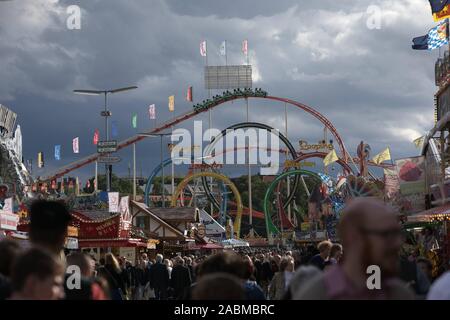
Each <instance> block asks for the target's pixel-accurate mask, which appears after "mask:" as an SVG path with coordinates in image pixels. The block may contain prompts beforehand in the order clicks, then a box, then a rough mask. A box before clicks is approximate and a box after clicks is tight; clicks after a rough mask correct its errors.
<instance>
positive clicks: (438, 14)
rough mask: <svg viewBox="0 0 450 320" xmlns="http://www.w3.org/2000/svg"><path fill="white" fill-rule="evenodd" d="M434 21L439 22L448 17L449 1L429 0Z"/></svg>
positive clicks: (449, 13)
mask: <svg viewBox="0 0 450 320" xmlns="http://www.w3.org/2000/svg"><path fill="white" fill-rule="evenodd" d="M429 2H430V5H431V12H432V13H433V18H434V21H439V20H442V19H445V18H448V17H450V1H449V0H429Z"/></svg>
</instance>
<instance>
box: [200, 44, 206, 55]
mask: <svg viewBox="0 0 450 320" xmlns="http://www.w3.org/2000/svg"><path fill="white" fill-rule="evenodd" d="M200 54H201V56H202V57H206V54H207V49H206V40H203V41H202V42H200Z"/></svg>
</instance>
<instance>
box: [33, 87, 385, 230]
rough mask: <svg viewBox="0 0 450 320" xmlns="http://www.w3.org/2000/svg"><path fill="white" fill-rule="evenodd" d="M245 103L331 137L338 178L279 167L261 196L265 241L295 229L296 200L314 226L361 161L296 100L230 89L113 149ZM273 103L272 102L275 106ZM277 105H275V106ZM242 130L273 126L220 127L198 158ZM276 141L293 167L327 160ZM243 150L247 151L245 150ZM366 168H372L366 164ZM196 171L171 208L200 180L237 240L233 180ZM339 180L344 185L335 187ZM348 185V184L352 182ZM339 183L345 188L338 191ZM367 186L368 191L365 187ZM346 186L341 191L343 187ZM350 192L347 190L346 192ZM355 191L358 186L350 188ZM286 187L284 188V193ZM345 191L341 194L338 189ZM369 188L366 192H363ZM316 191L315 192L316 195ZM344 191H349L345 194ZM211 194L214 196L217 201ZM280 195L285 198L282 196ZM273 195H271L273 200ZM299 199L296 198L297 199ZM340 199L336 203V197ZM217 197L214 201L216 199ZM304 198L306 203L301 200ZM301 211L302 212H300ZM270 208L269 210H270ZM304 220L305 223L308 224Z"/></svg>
mask: <svg viewBox="0 0 450 320" xmlns="http://www.w3.org/2000/svg"><path fill="white" fill-rule="evenodd" d="M240 99H245V100H247V101H248V100H250V99H264V100H268V101H274V102H280V103H282V104H283V106H285V105H291V106H294V107H296V108H298V109H300V110H302V111H304V112H306V113H308V114H310V115H312V116H313V117H314V118H315V119H316V120H318V121H319V122H321V123H322V124H323V125H324V127H325V128H326V130H328V131H329V132H330V133H331V135H332V136H333V141H334V142H335V143H336V144H337V150H338V154H339V156H338V160H337V161H336V163H337V164H338V165H339V166H340V167H341V168H342V177H341V180H339V181H338V180H335V179H333V178H331V177H330V176H328V175H324V174H321V175H320V174H318V173H316V172H312V171H307V170H299V169H296V168H287V167H285V168H284V171H283V172H282V173H281V174H279V175H278V176H276V177H274V179H273V182H271V183H270V185H269V187H268V188H267V191H266V194H265V197H264V220H265V225H266V233H267V237H270V236H277V235H279V234H281V233H283V231H284V230H285V229H292V228H293V227H294V225H295V223H293V221H292V218H291V217H286V214H285V210H286V209H288V208H289V209H290V208H291V206H293V207H294V208H295V207H297V203H296V202H299V201H300V200H301V199H303V200H301V201H303V202H306V203H302V205H301V207H302V210H301V211H303V213H304V214H305V212H306V211H308V218H309V219H310V220H311V221H313V222H314V223H316V222H317V218H316V217H315V216H314V215H315V213H314V211H316V210H318V211H320V212H322V211H323V210H325V211H326V210H327V209H323V208H325V207H326V206H327V205H328V207H330V208H331V209H330V210H331V211H337V209H336V208H338V207H339V206H338V204H339V203H342V202H343V200H342V199H343V198H345V196H348V195H349V194H352V193H351V190H353V189H354V188H355V185H354V181H355V180H354V179H353V178H352V177H355V176H356V175H359V173H360V172H357V173H355V170H354V169H353V168H352V165H353V167H354V168H356V171H357V170H358V168H357V167H356V163H358V162H360V161H362V160H361V159H358V158H353V157H352V156H351V155H350V153H349V152H348V150H347V149H346V146H345V144H344V142H343V140H342V138H341V136H340V134H339V133H338V131H337V129H336V128H335V127H334V126H333V124H332V123H331V121H330V120H328V119H327V118H326V117H325V116H323V115H322V114H321V113H319V112H318V111H317V110H315V109H313V108H312V107H310V106H307V105H305V104H302V103H300V102H297V101H294V100H290V99H287V98H280V97H275V96H270V95H269V94H268V93H267V92H266V91H264V90H262V89H258V88H257V89H255V90H252V89H235V90H233V91H228V90H227V91H225V92H223V94H222V95H215V96H213V97H212V99H207V100H204V101H203V102H202V103H197V104H195V105H193V108H192V110H191V111H189V112H186V113H183V114H181V115H178V116H176V117H175V118H173V119H171V120H168V121H166V122H164V123H162V124H160V125H158V126H156V127H155V128H153V129H149V130H146V131H145V132H143V134H140V135H135V136H132V137H130V138H128V139H125V140H123V141H121V142H120V143H118V146H117V150H121V149H124V148H126V147H128V146H131V145H133V144H135V143H138V142H140V141H142V140H144V139H146V135H150V134H155V133H160V132H162V131H164V130H166V129H170V128H172V127H173V126H175V125H179V124H180V123H183V122H184V121H187V120H189V119H191V118H194V117H196V116H198V115H199V114H201V113H204V112H207V111H208V110H211V109H213V108H216V107H218V106H221V105H224V104H226V103H229V102H232V101H235V100H240ZM275 105H277V104H275ZM278 105H281V104H278ZM242 128H257V129H260V130H267V131H271V130H273V129H274V128H272V127H270V126H268V125H266V124H263V123H257V122H242V123H237V124H234V125H232V126H230V127H228V128H226V129H224V130H223V131H222V132H221V133H220V134H219V135H218V136H216V137H214V138H213V139H212V140H211V143H210V144H209V145H208V146H207V147H206V149H205V152H204V154H205V155H206V156H208V155H211V154H212V150H213V149H214V146H215V144H216V143H217V142H218V141H220V139H223V138H224V137H225V136H226V135H227V134H228V133H230V132H232V131H234V130H237V129H242ZM278 138H279V140H280V141H281V142H282V143H283V144H284V146H285V147H286V149H279V150H275V151H278V152H282V153H284V154H285V156H286V159H288V157H290V161H293V162H296V163H300V164H301V163H302V162H303V161H305V160H306V159H311V158H318V159H324V158H325V157H326V156H327V153H325V152H319V151H315V152H307V153H301V152H297V151H296V149H295V148H294V146H293V145H292V144H291V142H290V141H289V140H288V138H287V137H286V136H284V135H283V134H279V135H278ZM247 148H250V146H249V147H247ZM234 151H236V149H233V150H226V151H225V152H234ZM98 158H99V154H97V153H95V154H92V155H89V156H87V157H85V158H82V159H80V160H78V161H75V162H72V163H70V164H68V165H66V166H64V167H62V168H60V169H58V170H56V171H55V172H53V173H52V174H50V175H49V176H47V177H44V178H41V181H42V182H48V181H53V180H56V179H58V178H61V177H63V176H65V175H67V174H68V173H70V172H72V171H74V170H77V169H79V168H82V167H84V166H86V165H88V164H91V163H93V162H95V161H96V160H97V159H98ZM171 163H172V159H170V158H169V159H166V160H164V161H163V162H162V163H161V164H159V165H158V166H156V168H155V169H154V170H153V171H152V173H151V174H150V176H149V177H148V179H147V184H146V187H145V195H144V202H145V203H146V205H147V206H151V205H152V203H151V201H150V189H151V185H152V184H153V181H154V178H155V177H156V176H157V175H158V173H159V172H160V171H161V170H162V169H163V168H164V167H165V166H167V165H170V164H171ZM367 164H368V165H375V164H374V163H371V162H370V161H368V163H367ZM378 166H381V167H385V166H387V165H378ZM204 168H205V169H202V170H201V172H197V173H196V172H194V173H190V174H188V175H187V176H186V177H185V178H184V179H183V180H182V181H181V182H180V183H179V184H178V186H177V187H176V191H175V192H174V193H173V194H172V196H171V200H170V201H171V205H172V206H178V205H183V204H182V201H180V199H179V198H180V197H184V188H185V187H186V186H187V185H189V183H192V182H193V181H195V180H197V179H201V183H202V185H203V189H204V190H205V194H206V196H207V198H208V200H209V201H210V202H211V203H212V205H213V206H214V208H215V209H216V211H219V216H220V217H221V219H219V221H221V222H222V223H224V217H225V216H228V217H230V215H229V214H227V204H232V205H234V206H235V207H236V211H237V212H236V215H235V217H234V230H235V235H236V237H241V223H242V215H243V212H244V211H245V210H244V209H245V207H244V206H243V203H242V199H241V195H240V193H239V191H238V188H237V187H236V186H235V184H234V183H233V181H232V180H231V179H229V178H228V177H226V176H225V175H223V174H220V172H219V171H218V170H217V169H214V168H212V167H211V168H209V169H208V166H205V167H204ZM208 179H214V180H217V181H218V182H219V184H218V186H219V187H218V188H217V190H216V191H214V190H211V184H210V182H208ZM290 179H293V183H292V185H291V184H289V187H288V188H287V189H286V186H283V184H287V183H286V182H287V180H290ZM342 179H344V183H341V181H342ZM352 183H353V184H352ZM342 185H344V186H347V187H344V188H343V187H342ZM371 187H373V186H372V185H371ZM345 188H347V189H345ZM352 188H353V189H352ZM356 188H358V186H356ZM288 189H289V190H288ZM344 189H345V190H347V191H344ZM369 189H370V188H369ZM317 190H319V191H317ZM348 190H350V191H348ZM229 193H232V194H233V199H234V202H233V203H231V201H232V199H229V197H228V194H229ZM217 194H220V196H219V197H217ZM283 195H285V196H283ZM192 196H195V195H192ZM274 196H275V197H274ZM300 198H301V199H300ZM338 198H339V199H340V200H339V199H338ZM218 199H219V200H218ZM305 199H306V200H305ZM324 203H325V207H324ZM306 208H307V209H306ZM274 209H275V210H274ZM308 218H307V219H306V220H308Z"/></svg>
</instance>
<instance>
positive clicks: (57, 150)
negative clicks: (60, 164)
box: [55, 145, 61, 161]
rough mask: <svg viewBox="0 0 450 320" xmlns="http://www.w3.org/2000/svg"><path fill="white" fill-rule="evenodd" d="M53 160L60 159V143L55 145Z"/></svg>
mask: <svg viewBox="0 0 450 320" xmlns="http://www.w3.org/2000/svg"><path fill="white" fill-rule="evenodd" d="M55 160H57V161H59V160H61V145H56V146H55Z"/></svg>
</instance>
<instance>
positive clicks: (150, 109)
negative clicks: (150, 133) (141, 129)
mask: <svg viewBox="0 0 450 320" xmlns="http://www.w3.org/2000/svg"><path fill="white" fill-rule="evenodd" d="M148 114H149V116H150V120H155V119H156V108H155V105H154V104H151V105H150V106H149V107H148Z"/></svg>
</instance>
